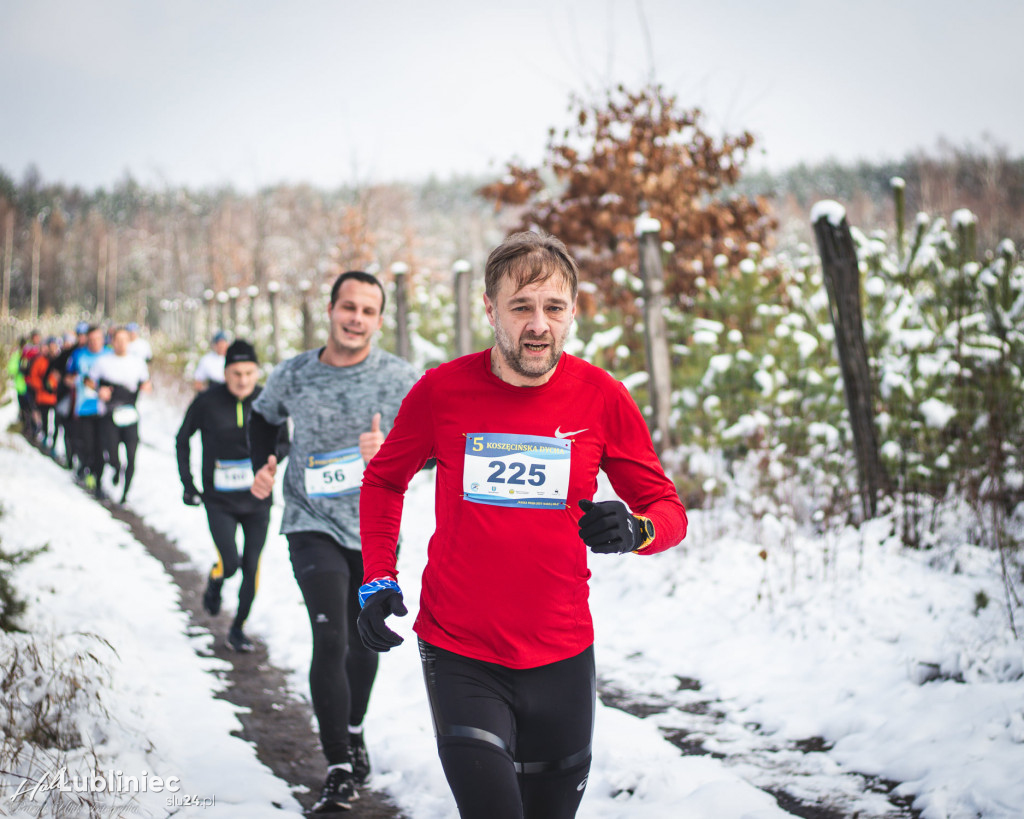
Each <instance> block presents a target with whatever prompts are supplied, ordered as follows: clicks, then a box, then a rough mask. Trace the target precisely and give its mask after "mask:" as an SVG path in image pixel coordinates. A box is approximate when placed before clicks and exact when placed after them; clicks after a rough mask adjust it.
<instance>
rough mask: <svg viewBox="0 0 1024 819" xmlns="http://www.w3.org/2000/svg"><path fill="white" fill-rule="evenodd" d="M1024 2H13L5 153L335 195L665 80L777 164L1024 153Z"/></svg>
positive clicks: (2, 53)
mask: <svg viewBox="0 0 1024 819" xmlns="http://www.w3.org/2000/svg"><path fill="white" fill-rule="evenodd" d="M1022 37H1024V2H1020V0H974V2H971V3H967V2H964V1H963V0H957V1H956V2H953V0H856V2H854V0H848V1H847V2H836V1H835V0H700V1H699V2H698V1H697V0H619V1H618V2H615V1H614V0H519V1H518V2H517V1H516V0H503V2H488V0H433V2H424V1H423V0H418V1H416V2H413V1H412V0H377V2H367V1H366V0H359V2H348V1H347V0H308V1H307V2H303V0H289V1H288V2H284V1H283V0H282V2H271V0H176V1H175V2H171V0H165V1H163V2H161V0H88V1H86V0H0V168H2V169H3V170H4V171H6V172H7V173H8V174H10V175H12V176H13V177H14V178H15V179H21V178H22V176H23V175H24V173H25V170H26V168H27V167H28V166H29V165H30V164H35V165H36V167H37V168H38V169H39V171H40V173H41V174H42V176H43V178H44V179H45V180H47V181H59V182H65V183H69V184H79V185H83V186H85V187H87V188H92V187H96V186H110V185H111V184H112V183H114V182H115V181H116V180H118V179H120V178H122V177H123V176H124V175H125V173H126V172H130V173H131V174H132V175H133V176H134V177H135V178H136V179H138V180H140V181H143V182H146V183H150V184H157V185H163V184H174V185H176V184H186V185H189V186H209V185H219V184H223V183H230V184H233V185H235V186H239V187H243V188H249V189H251V188H253V187H255V186H258V185H264V184H272V183H275V182H280V181H289V182H309V183H312V184H314V185H318V186H334V185H338V184H343V183H353V182H368V181H385V180H413V179H420V178H425V177H427V176H429V175H430V174H435V175H437V176H440V177H442V178H446V177H448V176H449V175H450V174H452V173H466V172H486V171H488V170H492V171H493V170H497V169H501V168H502V167H504V163H505V162H506V161H507V160H509V159H511V158H513V157H519V158H522V159H524V160H526V161H529V162H537V161H539V160H540V159H541V158H542V156H543V148H544V145H545V141H546V137H547V129H548V128H549V127H550V126H558V127H564V126H565V125H567V124H568V115H567V107H568V102H569V97H570V95H571V94H572V93H574V92H575V93H591V92H594V91H595V90H597V89H600V88H603V87H605V86H607V85H608V84H609V83H617V82H624V83H627V84H630V85H634V86H635V85H639V84H640V83H642V82H643V81H644V80H645V79H646V78H647V77H648V76H650V74H651V73H652V71H653V75H654V76H655V77H656V78H657V79H658V80H659V81H660V82H662V83H663V84H665V85H666V87H667V88H668V89H669V90H671V91H673V92H675V93H676V94H678V95H679V98H680V101H681V103H682V104H684V105H685V106H687V107H689V106H699V107H701V108H702V109H704V111H705V112H706V114H707V125H708V127H709V129H710V130H711V131H712V132H713V133H715V134H719V133H721V132H722V131H723V130H724V131H727V132H730V133H732V132H739V131H742V130H750V131H752V132H753V133H754V134H755V135H756V136H757V137H758V150H759V152H763V153H762V154H761V155H760V156H759V157H758V158H757V160H756V162H757V163H758V164H767V165H768V166H770V167H776V168H778V167H785V166H788V165H792V164H795V163H796V162H799V161H801V160H806V161H816V160H820V159H823V158H826V157H829V156H835V157H838V158H840V159H856V158H866V159H880V158H885V157H892V158H895V157H901V156H903V155H904V154H906V153H907V152H908V151H912V150H915V149H922V148H924V149H934V148H935V147H936V145H937V143H938V140H939V139H940V138H942V137H944V138H945V139H947V140H949V141H952V142H953V143H956V144H966V143H967V142H968V141H969V142H972V143H973V144H975V145H981V144H982V142H983V139H985V138H986V137H990V138H991V139H992V140H994V142H995V143H997V144H999V145H1003V146H1006V147H1007V148H1009V149H1010V150H1011V152H1012V153H1014V154H1022V153H1024V104H1022V103H1021V86H1022V80H1024V72H1022V70H1021V59H1020V49H1021V47H1022V43H1024V40H1022Z"/></svg>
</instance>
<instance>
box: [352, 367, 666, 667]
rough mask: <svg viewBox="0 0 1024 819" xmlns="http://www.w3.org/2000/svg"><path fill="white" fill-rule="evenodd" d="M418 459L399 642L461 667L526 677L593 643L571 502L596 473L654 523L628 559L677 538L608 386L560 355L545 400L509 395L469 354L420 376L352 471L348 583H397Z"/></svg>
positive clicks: (627, 402)
mask: <svg viewBox="0 0 1024 819" xmlns="http://www.w3.org/2000/svg"><path fill="white" fill-rule="evenodd" d="M566 442H569V443H568V444H566ZM485 445H486V447H487V449H486V451H484V447H485ZM488 453H490V454H488ZM543 453H546V454H543ZM481 455H483V456H484V457H479V456H481ZM431 457H434V458H436V459H437V476H436V495H435V501H434V504H435V518H436V530H435V532H434V534H433V536H432V537H431V538H430V543H429V546H428V551H427V565H426V568H425V569H424V571H423V578H422V591H421V595H420V611H419V615H418V617H417V618H416V623H415V625H414V628H415V630H416V632H417V633H418V634H419V635H420V636H421V637H422V638H423V639H424V640H426V641H427V642H429V643H432V644H433V645H436V646H439V647H440V648H444V649H447V650H449V651H453V652H455V653H457V654H461V655H463V656H467V657H472V658H475V659H478V660H484V661H487V662H493V663H498V664H500V665H504V666H507V667H510V668H534V667H536V666H539V665H545V664H548V663H552V662H556V661H558V660H563V659H566V658H568V657H572V656H575V655H576V654H578V653H579V652H581V651H583V650H584V649H585V648H587V647H588V646H589V645H591V643H593V640H594V628H593V622H592V619H591V615H590V608H589V605H588V596H589V589H588V585H587V581H588V580H589V578H590V570H589V569H588V568H587V556H588V549H587V547H586V546H585V545H584V543H583V541H582V540H580V537H579V532H578V525H577V521H578V520H579V518H580V516H581V514H582V513H581V512H580V510H579V506H578V505H577V501H578V500H580V499H581V498H588V499H589V498H593V496H594V492H595V490H596V488H597V474H598V470H599V469H603V470H604V471H605V473H606V474H607V475H608V478H609V479H610V481H611V484H612V487H613V488H614V489H615V492H616V493H617V494H618V496H619V497H621V498H622V499H623V501H625V502H626V503H627V504H628V505H629V507H630V509H631V510H632V511H633V512H634V513H637V514H642V515H645V516H646V517H648V518H650V519H651V521H652V522H653V523H654V527H655V533H656V536H655V539H654V541H653V543H651V544H650V545H649V546H648V547H647V548H645V549H644V550H643V552H641V554H652V553H655V552H660V551H663V550H665V549H668V548H670V547H672V546H674V545H676V544H677V543H679V542H680V541H681V540H682V539H683V538H684V537H685V536H686V511H685V510H684V508H683V505H682V503H681V502H680V500H679V496H678V494H677V492H676V490H675V487H674V485H673V484H672V482H671V481H670V480H669V479H668V478H667V477H666V476H665V473H664V471H663V470H662V468H661V464H660V463H659V461H658V458H657V455H656V454H655V452H654V447H653V445H652V443H651V437H650V434H649V432H648V430H647V425H646V424H645V423H644V420H643V417H642V416H641V414H640V411H639V409H638V408H637V406H636V403H635V402H634V401H633V399H632V397H631V396H630V395H629V393H628V392H627V391H626V389H625V387H624V386H623V385H622V384H620V383H619V382H618V381H616V380H615V379H613V378H612V377H611V376H610V375H608V374H607V373H606V372H604V370H601V369H599V368H597V367H594V366H593V365H591V364H588V363H586V362H585V361H583V360H581V359H579V358H575V357H574V356H570V355H567V354H565V355H563V356H562V358H561V360H560V361H559V363H558V365H557V366H556V368H555V371H554V373H553V374H552V377H551V378H550V379H549V380H548V381H547V382H546V383H545V384H543V385H541V386H537V387H516V386H513V385H511V384H507V383H505V382H504V381H502V380H501V379H499V378H497V377H496V376H495V375H494V374H493V373H492V372H491V364H490V351H489V350H485V351H484V352H481V353H474V354H472V355H468V356H464V357H462V358H459V359H456V360H455V361H452V362H449V363H448V364H443V365H441V366H440V367H437V368H436V369H433V370H430V371H428V372H427V373H426V374H425V375H424V376H423V377H422V378H421V379H420V380H419V381H418V382H417V383H416V385H415V386H414V387H413V388H412V390H411V391H410V392H409V394H408V395H407V396H406V398H405V401H404V402H403V403H402V407H401V410H400V411H399V413H398V416H397V418H396V419H395V424H394V427H393V428H392V430H391V431H390V432H389V433H388V436H387V439H386V440H385V442H384V445H383V447H381V449H380V451H379V452H378V453H377V455H375V456H374V458H373V460H372V461H371V462H370V463H369V465H368V466H367V468H366V471H365V474H364V476H363V486H362V492H361V498H360V511H359V518H360V531H361V539H362V549H363V563H364V569H365V573H364V582H369V581H370V580H374V579H377V578H381V577H391V578H396V579H397V576H398V571H397V566H396V554H395V550H396V543H397V541H398V532H399V526H400V524H401V518H402V504H403V496H404V493H405V490H406V488H407V487H408V484H409V481H410V480H411V478H412V476H413V475H414V474H415V473H416V472H417V470H419V469H420V468H421V467H422V466H423V464H424V462H425V461H426V460H427V459H428V458H431ZM516 460H519V461H521V463H520V464H519V465H516V464H515V463H513V461H516ZM468 461H469V462H471V463H472V466H470V467H467V466H466V464H467V462H468ZM567 462H568V464H569V466H568V469H566V467H565V464H566V463H567ZM467 470H468V471H467ZM566 474H567V478H566V477H565V475H566ZM464 477H465V485H464ZM541 492H543V495H541ZM471 498H475V499H476V500H477V501H483V502H474V500H471ZM496 503H497V504H505V505H494V504H496ZM507 504H526V505H507ZM531 504H532V505H531ZM608 559H615V558H608ZM618 559H627V558H625V557H623V558H618Z"/></svg>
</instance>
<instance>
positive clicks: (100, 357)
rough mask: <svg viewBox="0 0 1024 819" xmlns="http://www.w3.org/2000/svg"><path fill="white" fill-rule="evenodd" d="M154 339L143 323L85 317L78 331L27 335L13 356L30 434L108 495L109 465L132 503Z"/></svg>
mask: <svg viewBox="0 0 1024 819" xmlns="http://www.w3.org/2000/svg"><path fill="white" fill-rule="evenodd" d="M152 357H153V351H152V348H151V347H150V345H149V342H148V341H147V340H146V339H144V338H143V337H142V336H141V335H139V328H138V325H136V324H128V325H125V326H117V327H112V328H109V329H108V328H104V327H102V326H99V325H95V324H88V323H87V322H80V323H79V324H78V325H76V326H75V328H74V332H73V333H70V332H69V333H67V334H66V335H64V336H48V337H46V338H43V336H42V334H41V333H40V332H39V331H33V332H32V333H31V334H29V336H28V337H26V338H23V339H21V341H20V343H19V344H18V347H17V348H16V349H15V351H14V352H13V353H12V354H11V357H10V358H9V359H8V362H7V371H8V375H10V376H11V378H12V379H13V381H14V387H15V391H16V393H17V396H18V406H19V413H20V418H21V428H22V432H23V433H24V434H25V437H26V438H28V439H29V440H30V441H31V442H32V443H34V444H35V445H37V446H38V447H40V448H41V449H42V450H43V451H44V452H46V453H47V454H48V455H50V457H52V458H54V460H57V461H58V462H59V463H61V464H62V465H63V466H65V467H66V468H68V469H71V470H73V471H74V473H75V478H76V480H77V481H78V482H79V483H81V485H83V486H84V487H86V489H88V490H89V491H90V492H92V493H93V494H95V495H96V497H97V498H100V499H105V497H106V491H105V489H104V485H103V472H104V470H105V469H106V468H107V467H110V468H111V470H112V472H113V477H112V484H113V485H114V486H120V487H121V503H124V502H125V500H126V498H127V496H128V490H129V488H130V487H131V482H132V477H133V475H134V471H135V454H136V450H137V449H138V445H139V413H138V409H137V406H136V404H137V402H138V397H139V393H140V392H141V391H143V390H149V389H151V382H150V375H149V362H150V360H151V359H152Z"/></svg>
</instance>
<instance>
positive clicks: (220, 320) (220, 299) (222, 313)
mask: <svg viewBox="0 0 1024 819" xmlns="http://www.w3.org/2000/svg"><path fill="white" fill-rule="evenodd" d="M217 329H218V330H221V331H223V332H227V329H228V294H227V293H226V292H225V291H223V290H221V291H220V292H219V293H217ZM214 332H216V331H214Z"/></svg>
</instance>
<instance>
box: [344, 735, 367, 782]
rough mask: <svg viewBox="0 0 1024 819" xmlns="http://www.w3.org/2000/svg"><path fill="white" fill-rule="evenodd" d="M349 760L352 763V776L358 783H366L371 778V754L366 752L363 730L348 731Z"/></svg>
mask: <svg viewBox="0 0 1024 819" xmlns="http://www.w3.org/2000/svg"><path fill="white" fill-rule="evenodd" d="M348 761H349V762H350V763H351V764H352V778H353V779H354V780H355V783H356V785H365V784H366V781H367V780H368V779H369V778H370V755H369V754H368V753H367V752H366V742H365V741H364V740H363V734H362V732H360V733H358V734H354V733H352V732H351V731H349V732H348Z"/></svg>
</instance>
